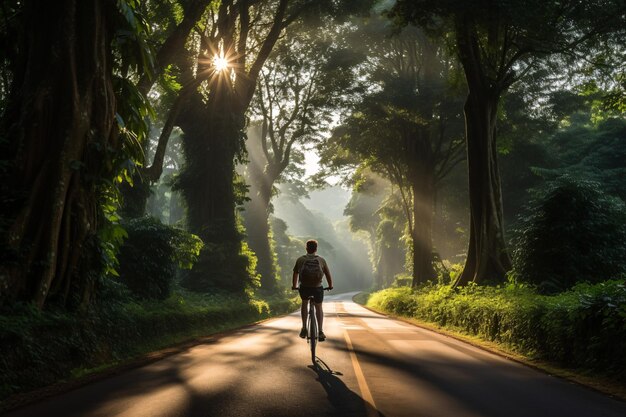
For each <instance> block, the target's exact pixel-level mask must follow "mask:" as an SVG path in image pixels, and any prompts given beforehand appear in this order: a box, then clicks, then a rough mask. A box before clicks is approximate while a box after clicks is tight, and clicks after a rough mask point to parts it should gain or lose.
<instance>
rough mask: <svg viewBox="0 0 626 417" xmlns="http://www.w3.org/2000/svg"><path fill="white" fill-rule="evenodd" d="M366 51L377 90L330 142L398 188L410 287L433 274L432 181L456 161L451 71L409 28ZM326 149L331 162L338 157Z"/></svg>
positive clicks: (456, 104)
mask: <svg viewBox="0 0 626 417" xmlns="http://www.w3.org/2000/svg"><path fill="white" fill-rule="evenodd" d="M387 30H388V28H387ZM381 38H382V39H384V38H383V37H379V39H381ZM371 49H372V50H373V51H374V52H375V54H373V55H374V58H373V67H374V70H373V71H372V74H373V76H372V80H373V81H374V82H376V83H377V84H378V85H379V86H380V91H379V92H376V93H372V94H370V95H368V96H366V97H365V98H364V99H363V100H362V102H361V104H360V105H359V106H358V107H357V109H356V111H355V112H354V113H353V114H352V115H351V117H350V118H349V119H347V120H346V122H345V124H344V126H343V128H342V129H340V130H337V131H336V133H337V138H336V141H337V144H338V146H339V147H344V148H345V149H348V150H350V151H351V152H355V153H356V154H357V155H359V156H360V158H362V160H363V161H368V162H369V163H371V164H372V167H373V168H374V169H375V170H376V171H377V172H379V173H381V174H383V175H384V176H386V177H387V178H388V179H389V180H390V181H392V182H393V183H394V184H396V185H398V186H399V190H400V191H401V195H402V197H403V199H402V200H403V204H404V207H405V211H406V216H407V223H408V227H409V232H410V234H411V240H412V244H413V245H412V255H413V265H412V266H413V285H417V284H419V283H421V282H425V281H427V280H432V279H434V277H435V271H434V268H433V247H432V224H433V211H434V203H435V191H436V187H437V184H438V183H439V182H440V181H441V180H442V179H443V178H444V177H445V176H446V175H447V174H448V173H449V172H450V170H451V169H452V168H453V167H454V166H455V165H456V164H457V163H458V162H460V161H461V160H462V156H461V153H460V150H461V145H462V129H461V125H460V123H459V122H460V113H461V111H460V108H461V107H460V101H459V97H460V91H458V87H459V86H458V85H456V83H455V81H454V80H455V77H456V73H457V70H456V68H455V62H454V60H452V59H451V58H450V57H447V56H446V55H445V53H444V52H445V49H444V48H443V47H441V46H438V45H436V44H434V43H432V42H431V41H430V40H429V39H428V38H427V37H426V36H425V35H424V34H423V33H422V32H420V31H418V30H417V29H416V28H414V27H409V28H406V29H405V30H404V31H402V33H400V34H398V35H397V36H395V37H392V38H388V39H386V40H378V41H377V44H376V48H371ZM333 153H334V156H333ZM327 154H328V157H329V160H331V161H333V160H334V161H337V157H339V158H341V155H342V153H341V152H333V151H330V152H328V153H327Z"/></svg>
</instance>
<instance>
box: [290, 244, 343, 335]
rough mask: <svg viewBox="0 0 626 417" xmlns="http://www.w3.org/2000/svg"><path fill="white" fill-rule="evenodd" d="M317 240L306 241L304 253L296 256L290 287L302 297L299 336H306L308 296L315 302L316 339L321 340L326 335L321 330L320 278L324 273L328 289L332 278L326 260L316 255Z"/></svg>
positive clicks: (322, 297) (322, 315)
mask: <svg viewBox="0 0 626 417" xmlns="http://www.w3.org/2000/svg"><path fill="white" fill-rule="evenodd" d="M316 252H317V241H316V240H309V241H307V242H306V255H303V256H301V257H299V258H298V260H297V261H296V265H295V266H294V267H293V281H292V286H291V289H293V290H296V289H297V290H298V291H299V292H300V298H301V299H302V307H301V309H300V312H301V314H302V330H300V337H301V338H303V339H304V338H305V337H306V317H307V305H308V302H309V300H308V299H309V297H313V301H314V302H315V316H316V317H317V323H318V327H319V336H318V340H319V341H320V342H323V341H324V340H326V335H325V334H324V332H323V331H322V322H323V319H324V312H323V310H322V302H323V301H324V287H322V278H323V277H324V275H326V282H328V289H329V290H332V289H333V278H332V276H331V275H330V270H329V269H328V264H327V263H326V260H325V259H324V258H322V257H321V256H318V255H317V253H316ZM298 279H299V280H300V286H299V287H298Z"/></svg>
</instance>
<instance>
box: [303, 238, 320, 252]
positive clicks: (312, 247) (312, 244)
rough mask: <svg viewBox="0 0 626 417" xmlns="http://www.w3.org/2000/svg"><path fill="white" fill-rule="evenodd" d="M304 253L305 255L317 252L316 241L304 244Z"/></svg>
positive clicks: (308, 241)
mask: <svg viewBox="0 0 626 417" xmlns="http://www.w3.org/2000/svg"><path fill="white" fill-rule="evenodd" d="M306 252H307V253H315V252H317V240H313V239H311V240H307V242H306Z"/></svg>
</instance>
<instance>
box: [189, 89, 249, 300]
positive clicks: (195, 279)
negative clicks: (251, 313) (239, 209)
mask: <svg viewBox="0 0 626 417" xmlns="http://www.w3.org/2000/svg"><path fill="white" fill-rule="evenodd" d="M213 104H214V105H213V106H209V105H206V104H204V103H203V102H202V97H201V95H200V94H199V93H194V95H193V97H191V99H190V100H189V101H188V106H187V108H186V110H185V111H184V112H181V120H180V127H181V129H182V130H183V132H184V135H183V151H184V154H185V161H186V164H185V167H184V169H183V171H182V172H181V175H180V178H179V181H178V185H177V187H178V188H179V189H180V190H181V192H182V195H183V197H184V199H185V201H186V203H187V225H188V228H189V230H190V231H191V232H192V233H194V234H197V235H198V236H199V237H200V238H201V239H202V240H203V241H204V243H205V246H204V248H203V249H202V251H201V253H200V257H199V260H198V262H197V263H196V264H195V265H194V267H193V269H192V270H191V271H190V272H189V273H187V275H186V276H185V278H184V279H183V285H185V286H186V287H187V288H190V289H193V290H196V291H210V290H212V289H216V288H219V289H225V290H229V291H235V292H238V291H243V290H244V289H245V288H246V287H247V286H248V285H249V284H250V279H251V277H250V272H251V271H249V264H248V258H247V257H246V256H245V255H243V254H242V253H241V243H242V236H241V233H240V232H239V230H238V227H237V221H236V217H235V189H234V184H233V180H234V175H235V157H236V156H237V154H238V152H240V146H241V143H240V142H241V139H242V138H241V135H242V126H243V121H244V118H243V115H242V114H241V113H240V112H237V111H236V109H233V106H232V105H231V102H230V101H229V100H228V97H223V98H221V99H215V101H213Z"/></svg>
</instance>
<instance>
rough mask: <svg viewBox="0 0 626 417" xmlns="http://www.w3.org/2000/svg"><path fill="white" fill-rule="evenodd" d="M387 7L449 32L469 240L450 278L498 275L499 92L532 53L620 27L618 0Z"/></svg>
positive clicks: (530, 63) (501, 247)
mask: <svg viewBox="0 0 626 417" xmlns="http://www.w3.org/2000/svg"><path fill="white" fill-rule="evenodd" d="M391 14H392V15H393V16H395V17H396V18H398V19H399V20H400V21H401V22H405V23H406V22H413V23H417V24H419V25H421V26H422V27H423V28H425V29H426V30H429V31H430V30H432V31H435V32H438V33H439V34H441V35H442V36H443V35H445V34H451V37H452V38H453V39H454V48H455V50H456V52H457V54H458V56H459V59H460V61H461V63H462V65H463V69H464V72H465V77H466V80H467V85H468V89H469V94H468V96H467V100H466V103H465V124H466V144H467V161H468V174H469V194H470V241H469V248H468V252H467V260H466V263H465V267H464V269H463V273H462V274H461V275H460V276H459V278H458V280H457V282H456V283H455V285H463V284H467V283H468V282H472V281H473V282H479V281H493V282H501V281H503V280H504V278H505V274H506V272H507V271H508V270H509V269H510V268H511V260H510V256H509V253H508V251H507V248H506V244H505V238H504V225H503V215H502V198H501V184H500V174H499V171H498V158H497V144H496V137H497V136H496V119H497V114H498V105H499V103H500V99H501V98H502V96H503V95H504V94H505V93H506V91H507V90H508V88H509V87H510V86H511V84H513V83H514V82H515V81H516V80H517V79H519V78H520V77H522V76H524V74H526V73H527V72H528V71H529V70H531V69H532V68H533V67H534V65H535V64H536V63H537V61H538V60H540V59H542V58H544V57H546V56H548V55H550V54H555V53H560V54H571V55H574V54H576V53H577V52H579V53H580V54H581V55H580V58H584V57H585V51H588V50H589V49H588V48H589V45H590V44H591V43H592V42H594V41H597V40H600V39H602V38H603V37H605V36H606V35H608V34H615V33H616V32H619V33H622V34H623V33H624V31H625V30H626V25H624V21H623V19H624V18H623V16H624V6H623V2H622V1H621V0H615V1H599V0H598V1H587V2H580V1H577V0H569V1H538V0H537V1H535V0H533V1H524V2H511V1H505V0H502V1H500V0H481V1H473V2H464V1H458V0H445V1H439V2H436V3H433V2H430V1H426V0H398V1H397V2H396V4H395V6H394V8H393V9H392V13H391Z"/></svg>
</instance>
